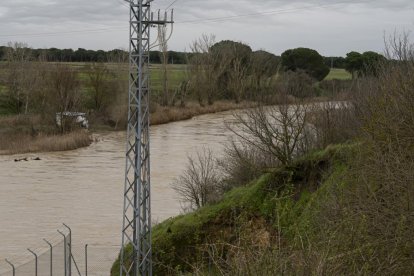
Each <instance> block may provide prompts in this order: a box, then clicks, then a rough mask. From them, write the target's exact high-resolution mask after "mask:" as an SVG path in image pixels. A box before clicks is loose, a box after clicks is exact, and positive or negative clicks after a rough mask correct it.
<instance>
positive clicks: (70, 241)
mask: <svg viewBox="0 0 414 276" xmlns="http://www.w3.org/2000/svg"><path fill="white" fill-rule="evenodd" d="M63 226H65V227H66V228H67V229H68V230H69V243H68V244H69V276H71V275H72V229H70V227H69V226H67V225H66V224H64V223H63Z"/></svg>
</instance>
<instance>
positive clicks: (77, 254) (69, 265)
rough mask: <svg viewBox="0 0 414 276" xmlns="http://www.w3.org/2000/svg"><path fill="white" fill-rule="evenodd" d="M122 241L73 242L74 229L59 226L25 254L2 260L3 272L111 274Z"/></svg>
mask: <svg viewBox="0 0 414 276" xmlns="http://www.w3.org/2000/svg"><path fill="white" fill-rule="evenodd" d="M119 248H120V246H119V245H99V244H86V245H81V244H78V243H77V244H74V243H73V242H72V233H71V229H70V228H69V227H68V226H66V225H65V228H64V229H62V230H58V231H57V233H56V235H55V236H53V237H50V238H49V240H47V239H44V240H43V241H42V243H41V244H39V245H38V246H37V247H36V248H34V249H33V248H32V249H31V248H28V249H27V251H26V252H24V254H22V255H21V256H19V257H14V258H10V259H6V260H0V276H48V275H53V276H72V275H77V276H83V275H85V276H108V275H110V271H111V266H112V264H113V263H114V261H115V260H116V258H117V257H118V254H119Z"/></svg>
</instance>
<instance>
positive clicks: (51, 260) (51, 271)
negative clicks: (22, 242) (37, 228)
mask: <svg viewBox="0 0 414 276" xmlns="http://www.w3.org/2000/svg"><path fill="white" fill-rule="evenodd" d="M43 240H44V241H45V242H46V243H47V244H48V245H49V247H50V276H53V246H52V244H51V243H50V242H49V241H48V240H46V239H43Z"/></svg>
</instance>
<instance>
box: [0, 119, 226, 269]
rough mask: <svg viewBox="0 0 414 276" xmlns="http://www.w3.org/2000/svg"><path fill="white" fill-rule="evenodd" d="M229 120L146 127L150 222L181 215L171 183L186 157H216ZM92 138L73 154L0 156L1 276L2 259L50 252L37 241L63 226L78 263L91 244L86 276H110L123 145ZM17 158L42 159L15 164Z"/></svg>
mask: <svg viewBox="0 0 414 276" xmlns="http://www.w3.org/2000/svg"><path fill="white" fill-rule="evenodd" d="M230 119H231V112H223V113H217V114H209V115H203V116H199V117H196V118H194V119H192V120H188V121H182V122H175V123H170V124H167V125H160V126H154V127H152V128H151V158H152V159H151V169H152V172H151V181H152V217H153V219H154V220H155V222H157V221H158V222H160V221H162V220H165V219H167V218H169V217H172V216H175V215H178V214H179V213H180V211H181V206H180V202H179V200H178V199H177V195H176V194H175V192H174V191H173V189H172V188H171V183H172V181H173V179H174V178H175V177H177V176H178V175H180V173H181V172H182V171H183V169H184V168H185V166H186V163H187V156H188V155H189V154H195V153H196V152H197V150H200V149H202V148H203V147H209V148H211V149H213V151H215V152H217V153H218V154H220V152H221V150H222V149H223V146H224V144H225V143H226V141H228V139H229V137H230V132H229V131H228V130H227V129H226V128H225V125H224V121H225V120H230ZM96 138H97V140H98V142H96V143H93V144H92V145H91V146H90V147H88V148H83V149H78V150H74V151H68V152H58V153H40V154H35V155H33V154H28V155H23V156H22V155H19V156H0V274H1V272H2V271H4V270H7V269H9V266H8V265H7V264H6V263H5V262H4V261H3V260H4V259H5V258H8V259H11V260H15V261H16V262H17V263H18V262H23V261H24V260H28V259H30V258H31V255H30V253H28V252H27V248H34V249H36V250H39V252H40V251H42V250H44V249H45V248H46V249H47V246H45V243H44V242H43V241H42V239H43V238H48V239H50V240H52V241H53V240H54V239H55V240H56V239H58V238H59V236H58V234H57V232H56V229H58V228H59V229H61V228H62V227H61V225H62V222H65V223H66V224H68V225H70V226H71V228H72V230H73V244H74V249H75V250H74V251H75V252H74V254H75V257H76V254H77V252H79V254H81V252H82V251H81V249H82V248H83V245H84V244H89V245H90V255H91V256H90V258H91V260H93V259H96V263H95V264H92V263H91V269H93V270H94V271H89V275H109V269H110V267H111V265H112V261H113V260H114V259H115V257H116V255H117V253H118V250H119V245H120V240H121V227H122V225H121V223H122V204H123V197H122V196H123V188H124V167H125V143H126V142H125V133H124V132H108V133H99V134H97V135H96ZM20 157H29V159H33V158H34V157H40V159H41V160H40V161H34V160H32V161H28V162H25V161H23V162H14V159H15V158H20ZM92 255H93V256H92ZM78 258H83V256H79V257H78ZM2 275H3V274H2Z"/></svg>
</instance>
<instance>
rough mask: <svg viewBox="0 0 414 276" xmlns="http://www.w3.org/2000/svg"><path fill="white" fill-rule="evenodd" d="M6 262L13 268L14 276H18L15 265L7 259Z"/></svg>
mask: <svg viewBox="0 0 414 276" xmlns="http://www.w3.org/2000/svg"><path fill="white" fill-rule="evenodd" d="M5 261H6V263H8V264H9V265H11V267H12V268H13V276H15V275H16V269H15V268H14V265H13V264H12V263H11V262H9V260H7V259H5Z"/></svg>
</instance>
